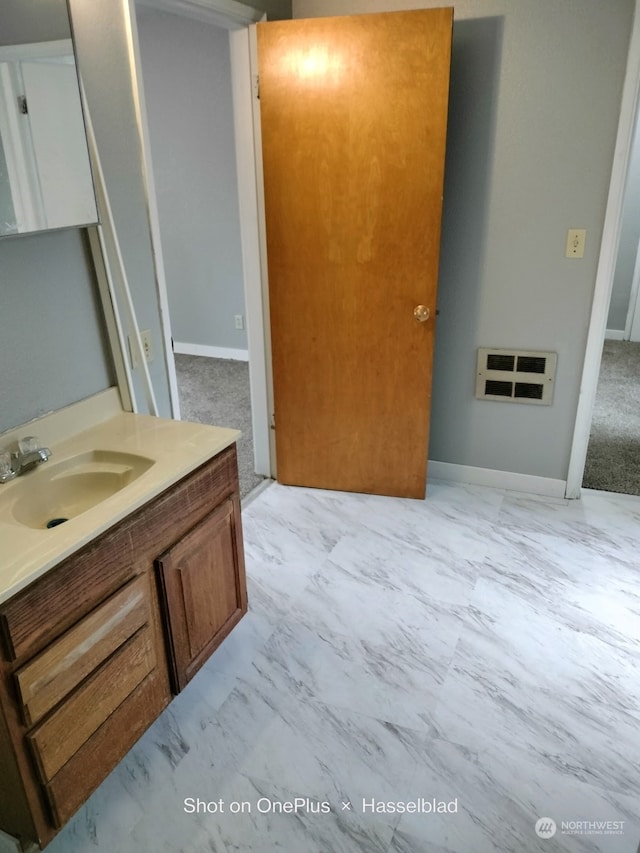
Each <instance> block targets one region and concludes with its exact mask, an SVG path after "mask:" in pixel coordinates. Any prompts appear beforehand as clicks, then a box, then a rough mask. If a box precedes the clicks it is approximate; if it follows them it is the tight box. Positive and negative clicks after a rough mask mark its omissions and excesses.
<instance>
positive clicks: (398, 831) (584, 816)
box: [47, 481, 640, 853]
mask: <svg viewBox="0 0 640 853" xmlns="http://www.w3.org/2000/svg"><path fill="white" fill-rule="evenodd" d="M243 523H244V537H245V548H246V563H247V574H248V585H249V596H250V612H249V614H248V615H247V616H246V617H245V619H244V620H243V621H242V622H241V623H240V625H239V626H238V627H237V628H236V630H235V631H234V632H233V633H232V634H231V635H230V637H229V638H228V639H227V640H226V641H225V643H224V644H223V645H222V646H221V647H220V649H219V650H218V651H217V652H216V653H215V654H214V656H213V657H212V659H211V660H210V661H209V663H208V664H207V665H206V666H205V668H204V669H203V670H202V671H201V672H200V673H199V674H198V675H197V676H196V678H195V679H194V680H193V681H192V682H191V684H190V685H189V686H188V687H187V689H186V690H185V691H184V692H183V693H182V694H181V695H180V696H178V697H177V698H176V699H175V700H174V702H173V703H172V704H171V706H170V707H169V708H168V709H167V710H166V711H165V713H164V714H163V715H162V716H161V717H160V719H159V720H158V721H157V722H156V723H155V724H154V725H153V726H152V727H151V729H149V731H148V732H147V733H146V734H145V735H144V736H143V738H142V739H141V741H140V742H139V743H138V744H137V745H136V746H135V747H134V749H133V750H132V751H131V752H130V753H129V755H128V756H127V757H126V758H125V760H124V761H123V762H122V763H121V764H120V765H119V766H118V767H117V768H116V770H115V771H114V772H113V773H112V774H111V775H110V776H109V778H108V779H107V780H106V781H105V782H104V784H103V785H102V786H101V787H100V788H99V789H98V791H96V793H95V794H94V795H93V796H92V797H91V798H90V800H89V801H88V802H87V804H86V805H85V806H84V807H83V808H82V809H81V811H80V812H79V813H78V814H77V815H76V816H75V817H74V818H73V819H72V821H71V822H70V824H69V825H67V827H65V829H64V830H63V831H62V832H61V833H60V834H59V835H58V836H57V837H56V839H54V841H53V842H52V843H51V845H50V846H49V847H48V848H47V850H48V851H49V853H90V851H91V853H95V851H105V853H106V851H108V853H146V852H147V851H149V853H150V851H153V853H201V851H204V853H271V851H274V853H275V851H278V853H357V852H358V851H363V852H364V853H424V852H425V851H426V853H521V851H524V853H545V851H549V853H551V851H567V853H574V851H584V853H597V851H600V853H636V851H637V850H638V846H639V843H640V498H631V497H628V496H623V495H616V494H606V493H601V492H585V493H584V495H583V499H582V500H580V501H564V500H556V499H547V498H541V497H532V496H527V495H521V494H517V493H514V492H503V491H500V490H496V489H488V488H482V487H472V486H464V485H457V484H450V483H443V482H436V481H433V482H431V483H430V484H429V490H428V497H427V500H426V501H403V500H398V499H392V498H381V497H373V496H364V495H352V494H343V493H332V492H325V491H315V490H306V489H294V488H286V487H283V486H280V485H273V486H271V487H270V488H268V489H266V490H265V491H264V492H263V493H262V494H261V495H260V496H259V497H258V498H257V499H256V500H255V501H254V502H253V503H251V504H250V505H249V506H248V507H247V508H246V509H245V510H244V512H243ZM296 798H298V799H296ZM197 799H200V800H201V801H203V802H205V803H209V804H210V805H209V811H208V812H193V811H191V810H190V809H192V808H193V806H191V805H190V803H195V801H196V800H197ZM434 800H435V802H436V804H437V803H444V804H447V805H446V806H440V808H448V809H449V810H448V811H444V812H442V811H439V812H436V813H434V812H433V802H434ZM387 802H390V803H397V802H404V803H407V802H415V803H417V804H418V806H419V807H420V811H414V812H408V811H405V812H404V813H399V812H398V811H396V812H393V811H391V810H389V809H386V810H384V811H378V810H372V805H371V804H372V803H375V804H378V803H387ZM286 803H289V804H291V803H293V806H287V805H283V804H286ZM343 803H350V804H351V807H350V808H348V807H343ZM287 808H293V809H294V811H290V812H287V811H285V810H284V809H287ZM234 809H239V810H240V811H239V812H238V811H236V812H234ZM429 809H431V811H429ZM543 817H544V818H551V819H552V820H553V821H555V824H556V832H555V834H554V835H553V836H550V835H549V833H547V836H548V837H543V836H544V833H543V836H539V835H538V834H536V832H535V825H536V822H537V820H538V819H539V818H543Z"/></svg>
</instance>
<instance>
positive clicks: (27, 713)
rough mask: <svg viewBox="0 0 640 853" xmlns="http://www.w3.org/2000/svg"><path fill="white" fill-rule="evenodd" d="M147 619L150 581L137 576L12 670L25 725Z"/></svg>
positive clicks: (59, 698) (56, 702) (90, 670)
mask: <svg viewBox="0 0 640 853" xmlns="http://www.w3.org/2000/svg"><path fill="white" fill-rule="evenodd" d="M149 620H150V613H149V581H148V579H147V577H146V576H143V577H139V578H136V579H135V580H133V581H131V582H129V583H128V584H127V585H126V586H125V587H124V588H123V589H121V590H119V591H118V592H117V593H115V595H112V596H111V598H109V599H107V601H106V602H105V603H104V604H102V605H101V606H100V607H98V608H97V609H96V610H94V611H93V612H92V613H90V614H89V616H86V617H85V618H84V619H83V620H82V621H81V622H79V623H78V624H77V625H75V626H74V627H73V628H71V629H70V630H69V631H67V632H66V634H63V636H62V637H60V639H58V640H56V641H55V642H53V643H51V645H49V646H47V648H46V649H45V650H44V651H43V652H41V653H40V654H39V655H38V656H37V657H35V658H34V659H33V660H31V661H30V662H29V663H28V664H27V665H26V666H23V667H22V668H21V669H19V670H18V671H17V672H16V674H15V677H16V681H17V684H18V693H19V695H20V699H21V700H22V706H23V707H22V710H23V714H24V718H25V720H26V723H27V725H29V726H31V725H33V724H35V723H37V722H38V721H39V720H41V719H42V717H44V716H45V715H46V714H48V713H49V711H51V710H53V708H54V707H55V706H56V705H57V704H58V703H59V702H61V701H62V700H63V699H64V698H65V696H67V694H69V693H71V691H72V690H73V689H74V688H76V687H77V686H78V685H79V684H80V682H81V681H83V680H84V679H85V678H86V677H87V676H89V675H90V674H91V673H92V672H93V671H94V670H95V669H97V668H98V667H99V666H100V665H101V664H102V663H104V661H105V660H106V659H107V658H108V657H109V656H110V655H111V654H113V652H115V651H116V649H118V648H119V647H120V646H121V645H122V644H123V643H124V642H126V641H127V640H128V639H129V637H132V636H133V635H134V634H135V633H136V631H138V630H139V629H140V628H142V626H143V625H145V624H147V623H148V622H149Z"/></svg>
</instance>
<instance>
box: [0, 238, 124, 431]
mask: <svg viewBox="0 0 640 853" xmlns="http://www.w3.org/2000/svg"><path fill="white" fill-rule="evenodd" d="M91 268H92V267H91V263H90V260H89V256H88V249H87V246H86V242H85V235H84V232H82V231H80V230H78V229H72V230H69V231H58V232H50V233H43V234H34V235H32V236H21V237H4V238H2V239H1V240H0V401H1V402H0V432H4V431H5V430H7V429H11V427H15V426H18V425H19V424H22V423H26V421H29V420H31V419H32V418H35V417H37V416H39V415H42V414H44V413H45V412H49V411H53V410H54V409H60V408H62V407H63V406H67V405H69V404H70V403H75V402H77V401H78V400H82V399H83V398H85V397H89V396H91V395H92V394H95V393H97V392H98V391H102V390H104V389H105V388H108V387H109V386H110V385H113V384H114V380H113V376H112V371H111V361H110V357H109V356H108V354H107V347H106V344H105V341H104V339H103V333H102V322H101V311H100V309H99V307H98V297H97V288H96V286H95V282H94V279H93V275H92V273H91V271H90V270H91Z"/></svg>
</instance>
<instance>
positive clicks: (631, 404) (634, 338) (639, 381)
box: [582, 114, 640, 495]
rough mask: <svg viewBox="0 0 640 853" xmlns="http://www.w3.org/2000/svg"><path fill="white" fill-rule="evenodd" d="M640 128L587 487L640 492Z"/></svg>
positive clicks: (628, 180) (623, 220) (629, 172)
mask: <svg viewBox="0 0 640 853" xmlns="http://www.w3.org/2000/svg"><path fill="white" fill-rule="evenodd" d="M639 246H640V133H639V132H638V116H637V114H636V127H635V131H634V136H633V143H632V146H631V152H630V157H629V167H628V170H627V178H626V188H625V192H624V202H623V207H622V218H621V223H620V241H619V245H618V251H617V257H616V264H615V272H614V275H613V286H612V291H611V300H610V304H609V311H608V317H607V332H606V339H605V341H604V346H603V349H602V360H601V363H600V372H599V377H598V389H597V393H596V400H595V407H594V413H593V420H592V423H591V432H590V436H589V446H588V448H587V459H586V465H585V471H584V477H583V480H582V485H583V488H592V489H602V490H604V491H612V492H621V493H623V494H631V495H640V409H639V408H638V400H640V316H639V315H640V311H639V310H638V308H639V306H638V298H637V296H638V279H639V278H640V252H639V251H638V249H639Z"/></svg>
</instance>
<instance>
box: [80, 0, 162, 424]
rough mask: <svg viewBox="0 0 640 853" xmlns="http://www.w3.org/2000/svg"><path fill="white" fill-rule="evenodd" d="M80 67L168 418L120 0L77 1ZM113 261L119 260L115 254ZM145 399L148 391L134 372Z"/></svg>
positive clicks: (158, 390) (153, 375)
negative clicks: (151, 344) (145, 392)
mask: <svg viewBox="0 0 640 853" xmlns="http://www.w3.org/2000/svg"><path fill="white" fill-rule="evenodd" d="M70 6H71V13H72V17H73V29H74V35H75V39H76V55H77V59H78V68H79V71H80V75H81V77H82V79H83V81H84V86H85V91H86V96H87V101H88V106H89V111H90V113H91V117H92V120H93V126H94V130H95V134H96V139H97V144H98V149H99V153H100V158H101V162H102V169H103V172H104V175H105V180H106V184H107V188H108V192H109V196H110V202H111V208H112V211H113V217H114V220H115V226H116V230H117V232H118V237H119V240H120V248H121V251H122V255H123V258H124V264H125V267H126V270H127V275H128V279H129V285H130V288H131V292H132V296H133V302H134V305H135V308H136V313H137V315H138V322H139V325H140V328H141V329H149V330H150V331H151V335H152V341H153V342H154V344H155V346H154V349H155V353H156V356H155V359H154V360H153V362H151V364H150V365H149V370H150V373H151V378H152V381H153V386H154V391H155V394H156V399H157V402H158V407H159V410H160V414H161V415H165V416H170V412H171V406H170V399H169V386H168V377H167V372H166V366H165V364H164V360H163V358H162V357H161V352H162V347H161V340H162V330H161V325H160V312H159V306H158V298H157V291H156V281H155V267H154V261H153V254H152V248H151V237H150V231H149V220H148V215H147V205H146V197H145V191H144V177H143V174H142V166H141V157H140V140H139V135H138V129H137V123H136V114H135V106H134V100H133V90H132V84H131V75H130V70H129V56H128V49H127V39H126V29H125V20H124V13H123V10H122V4H120V3H114V2H113V0H92V2H91V3H86V2H84V0H71V2H70ZM111 262H112V264H114V263H115V261H114V259H113V258H111ZM136 374H137V377H136V390H137V396H138V399H139V401H140V404H141V405H143V404H144V400H145V397H144V392H143V390H142V386H141V383H140V376H139V370H138V371H136Z"/></svg>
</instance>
